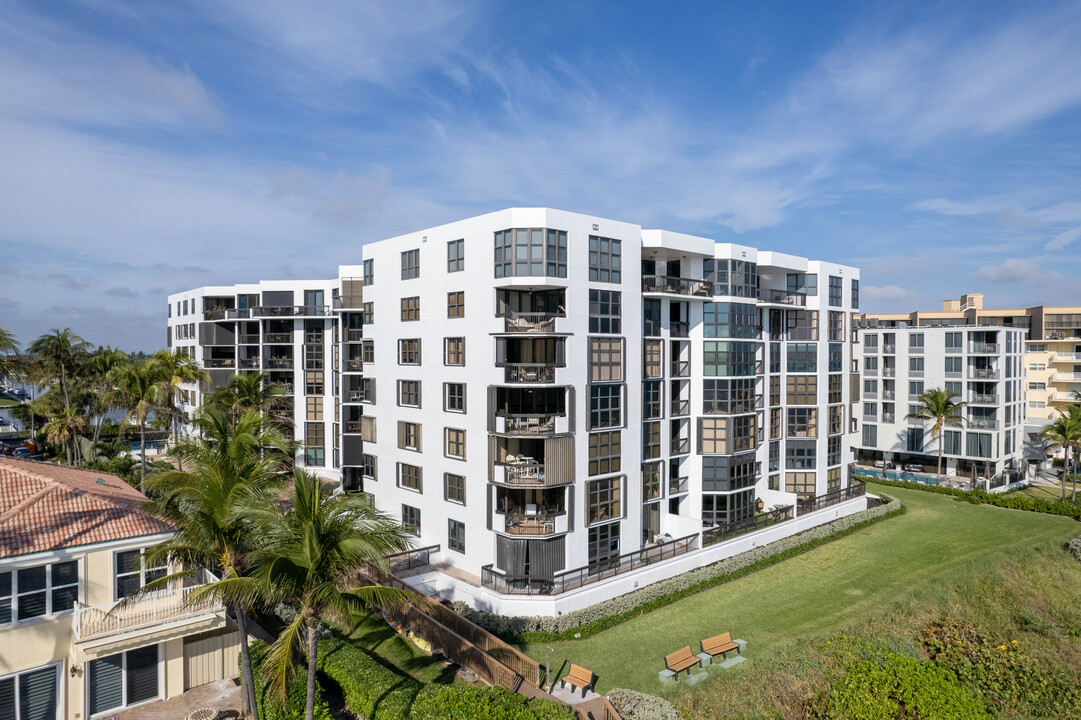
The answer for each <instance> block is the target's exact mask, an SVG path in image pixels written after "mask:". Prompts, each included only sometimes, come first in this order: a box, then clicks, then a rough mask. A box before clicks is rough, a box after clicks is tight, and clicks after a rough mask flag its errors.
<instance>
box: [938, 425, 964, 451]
mask: <svg viewBox="0 0 1081 720" xmlns="http://www.w3.org/2000/svg"><path fill="white" fill-rule="evenodd" d="M942 452H943V454H945V455H960V454H961V431H960V430H945V431H943V433H942Z"/></svg>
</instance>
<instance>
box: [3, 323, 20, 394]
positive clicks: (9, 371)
mask: <svg viewBox="0 0 1081 720" xmlns="http://www.w3.org/2000/svg"><path fill="white" fill-rule="evenodd" d="M22 369H23V361H22V358H21V357H20V355H19V343H17V342H15V338H14V337H13V336H12V335H11V333H9V332H8V331H7V330H5V329H4V328H3V327H0V382H7V381H9V380H14V379H15V378H17V377H19V376H20V375H21V374H22Z"/></svg>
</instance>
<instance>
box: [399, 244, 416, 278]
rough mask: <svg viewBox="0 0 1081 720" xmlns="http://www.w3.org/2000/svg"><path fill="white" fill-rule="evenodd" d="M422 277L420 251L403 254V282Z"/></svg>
mask: <svg viewBox="0 0 1081 720" xmlns="http://www.w3.org/2000/svg"><path fill="white" fill-rule="evenodd" d="M418 277H420V250H419V249H417V250H406V251H405V252H403V253H402V280H411V279H413V278H418Z"/></svg>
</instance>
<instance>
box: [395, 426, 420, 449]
mask: <svg viewBox="0 0 1081 720" xmlns="http://www.w3.org/2000/svg"><path fill="white" fill-rule="evenodd" d="M420 433H421V429H420V423H411V422H406V421H404V420H399V421H398V449H400V450H413V451H415V452H420Z"/></svg>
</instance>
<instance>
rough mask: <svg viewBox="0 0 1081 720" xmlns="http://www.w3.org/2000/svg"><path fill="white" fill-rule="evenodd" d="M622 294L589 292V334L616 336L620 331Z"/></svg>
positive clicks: (615, 291)
mask: <svg viewBox="0 0 1081 720" xmlns="http://www.w3.org/2000/svg"><path fill="white" fill-rule="evenodd" d="M621 299H622V294H621V293H620V292H619V291H618V290H593V289H590V291H589V332H591V333H609V334H614V335H618V334H619V333H620V332H621V329H622V316H623V312H622V304H621V302H622V300H621Z"/></svg>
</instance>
